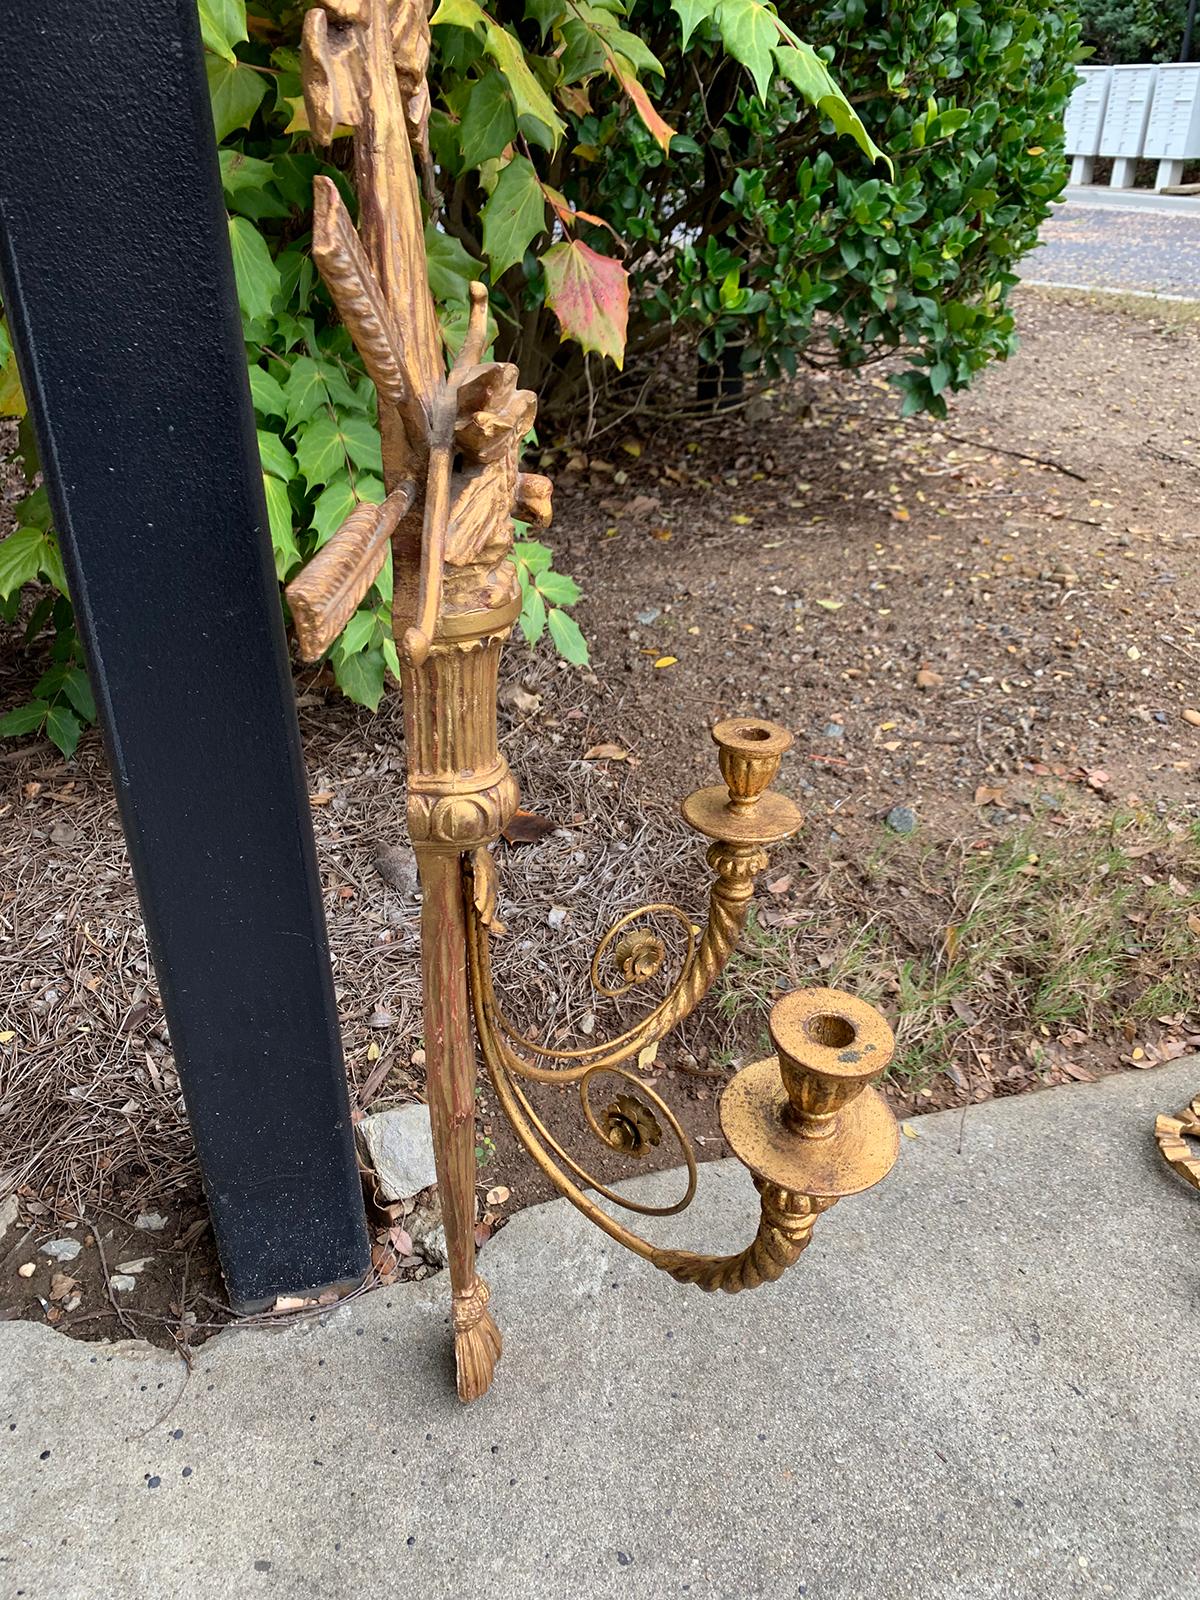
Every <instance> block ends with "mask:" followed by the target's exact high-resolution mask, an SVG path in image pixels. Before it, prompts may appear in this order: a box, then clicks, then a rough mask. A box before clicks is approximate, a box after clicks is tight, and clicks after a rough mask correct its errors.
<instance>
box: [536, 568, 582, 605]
mask: <svg viewBox="0 0 1200 1600" xmlns="http://www.w3.org/2000/svg"><path fill="white" fill-rule="evenodd" d="M536 582H537V588H538V593H539V594H540V595H541V597H542V599H543V600H549V602H550V604H551V605H554V606H573V605H574V604H575V602H576V600H578V599H579V595H580V592H581V591H580V588H579V585H578V584H577V583H576V582H575V579H574V578H568V576H567V574H566V573H565V572H543V573H542V574H541V576H540V577H539V578H537V580H536Z"/></svg>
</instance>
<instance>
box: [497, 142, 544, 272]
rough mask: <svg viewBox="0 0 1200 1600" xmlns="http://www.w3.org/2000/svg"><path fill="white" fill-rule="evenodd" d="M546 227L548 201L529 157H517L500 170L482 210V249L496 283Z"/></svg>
mask: <svg viewBox="0 0 1200 1600" xmlns="http://www.w3.org/2000/svg"><path fill="white" fill-rule="evenodd" d="M545 226H546V198H545V196H544V195H543V193H542V186H541V184H540V183H539V182H538V179H537V173H536V172H535V171H534V170H533V163H532V162H531V161H530V160H529V158H528V157H527V156H514V157H513V159H512V160H511V161H510V162H509V163H508V165H507V166H506V167H504V168H502V169H501V172H500V176H499V178H498V179H497V180H496V187H495V188H494V189H493V190H492V193H491V196H490V197H489V199H488V202H487V204H486V205H485V206H484V208H483V248H484V250H485V251H486V252H487V257H488V262H489V264H490V266H491V276H492V282H493V283H495V282H496V280H497V279H498V278H500V277H502V276H503V275H504V273H505V272H507V271H508V269H509V267H511V266H515V265H516V263H517V262H518V261H520V260H521V259H522V257H523V256H524V254H525V252H526V250H527V249H528V248H529V245H530V244H531V242H532V241H533V239H534V238H536V236H537V235H538V234H539V233H541V232H542V231H543V229H544V228H545Z"/></svg>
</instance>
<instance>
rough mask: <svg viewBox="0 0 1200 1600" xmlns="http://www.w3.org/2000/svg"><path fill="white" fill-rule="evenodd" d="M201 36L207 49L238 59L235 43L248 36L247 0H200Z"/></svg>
mask: <svg viewBox="0 0 1200 1600" xmlns="http://www.w3.org/2000/svg"><path fill="white" fill-rule="evenodd" d="M200 37H201V38H202V39H203V40H204V45H205V48H206V49H207V50H213V51H215V52H216V54H217V55H219V56H223V57H224V58H225V60H226V61H234V60H236V57H235V56H234V53H233V47H234V45H235V44H240V43H241V42H242V40H243V39H245V38H247V37H248V35H247V33H246V0H200Z"/></svg>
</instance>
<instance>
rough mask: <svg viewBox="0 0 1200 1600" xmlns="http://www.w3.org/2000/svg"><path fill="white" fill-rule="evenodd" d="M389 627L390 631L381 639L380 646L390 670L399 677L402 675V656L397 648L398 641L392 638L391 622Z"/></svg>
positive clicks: (394, 675)
mask: <svg viewBox="0 0 1200 1600" xmlns="http://www.w3.org/2000/svg"><path fill="white" fill-rule="evenodd" d="M388 627H389V632H388V633H386V634H385V635H384V637H383V638H382V639H381V640H380V641H379V648H380V650H381V651H382V652H383V659H384V661H385V662H386V664H387V669H388V671H389V672H390V673H391V675H392V677H393V678H397V679H398V678H399V677H400V656H399V654H398V653H397V650H396V641H395V639H393V638H392V635H391V632H390V628H391V624H390V622H389V624H388Z"/></svg>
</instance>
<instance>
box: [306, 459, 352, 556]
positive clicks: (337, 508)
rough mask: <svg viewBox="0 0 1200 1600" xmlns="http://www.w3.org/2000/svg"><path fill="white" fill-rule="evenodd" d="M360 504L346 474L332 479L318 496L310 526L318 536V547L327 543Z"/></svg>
mask: <svg viewBox="0 0 1200 1600" xmlns="http://www.w3.org/2000/svg"><path fill="white" fill-rule="evenodd" d="M357 504H358V497H357V496H356V495H355V493H354V490H353V489H352V488H351V486H350V479H349V477H347V476H346V475H345V474H342V475H341V476H340V477H337V478H334V479H332V480H331V481H330V482H329V483H328V484H326V486H325V488H324V489H322V490H321V492H320V494H319V495H318V496H317V501H316V504H315V505H314V506H313V510H312V519H311V522H310V526H311V527H312V529H313V531H314V532H315V534H316V536H317V548H318V550H319V549H320V548H321V546H322V545H323V544H327V543H328V541H329V540H330V539H332V538H333V536H334V534H335V533H336V532H337V531H338V529H339V528H340V527H341V525H342V523H343V522H345V520H346V518H347V517H348V516H349V515H350V513H351V512H352V511H353V510H354V508H355V506H356V505H357Z"/></svg>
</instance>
